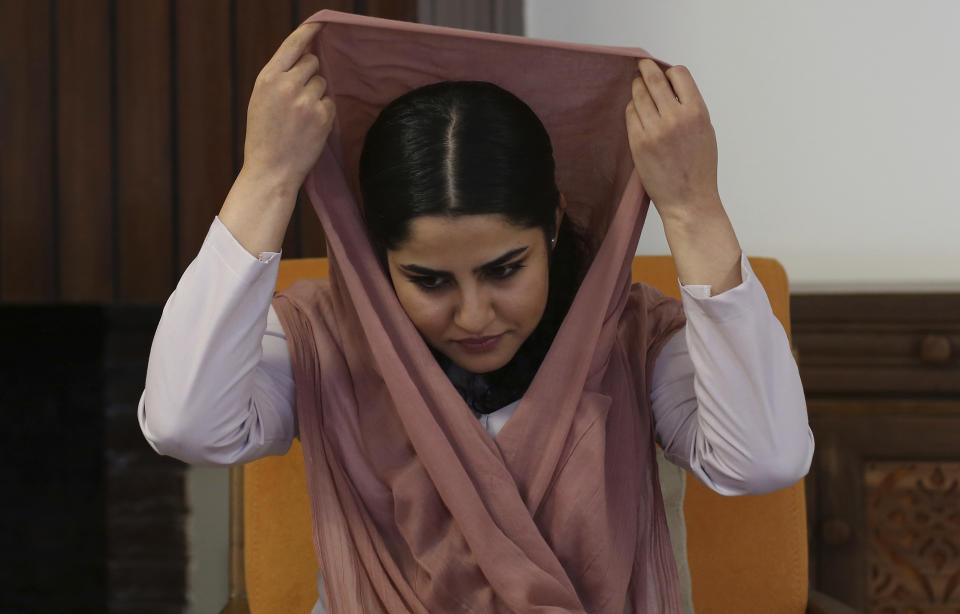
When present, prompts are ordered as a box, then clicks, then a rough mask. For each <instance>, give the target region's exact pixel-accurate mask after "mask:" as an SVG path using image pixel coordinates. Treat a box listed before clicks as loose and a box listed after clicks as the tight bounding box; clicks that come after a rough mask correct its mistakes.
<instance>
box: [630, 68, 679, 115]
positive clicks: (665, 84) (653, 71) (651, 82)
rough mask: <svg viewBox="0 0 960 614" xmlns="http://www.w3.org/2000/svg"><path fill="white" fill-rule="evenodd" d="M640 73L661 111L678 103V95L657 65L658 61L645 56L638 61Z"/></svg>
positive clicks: (663, 111)
mask: <svg viewBox="0 0 960 614" xmlns="http://www.w3.org/2000/svg"><path fill="white" fill-rule="evenodd" d="M637 66H638V67H639V69H640V74H641V75H642V76H643V82H644V84H645V85H646V86H647V91H649V92H650V97H651V98H652V99H653V102H654V103H655V104H656V105H657V109H659V111H660V113H665V112H666V111H667V110H669V109H670V108H671V107H673V106H676V104H677V95H676V94H675V93H674V91H673V87H672V86H671V85H670V82H669V81H667V77H666V76H665V75H664V74H663V71H662V70H660V67H659V66H657V63H656V62H654V61H653V60H651V59H648V58H644V59H642V60H640V62H638V63H637Z"/></svg>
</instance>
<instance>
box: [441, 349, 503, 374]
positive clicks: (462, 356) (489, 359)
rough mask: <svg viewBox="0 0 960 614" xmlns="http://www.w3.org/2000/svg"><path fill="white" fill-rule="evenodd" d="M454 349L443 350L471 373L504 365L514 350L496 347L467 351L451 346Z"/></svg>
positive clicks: (485, 371)
mask: <svg viewBox="0 0 960 614" xmlns="http://www.w3.org/2000/svg"><path fill="white" fill-rule="evenodd" d="M451 349H453V350H454V351H452V352H444V354H446V356H447V358H449V359H450V360H452V361H453V362H454V364H456V365H457V366H458V367H460V368H461V369H465V370H467V371H469V372H471V373H489V372H491V371H496V370H497V369H499V368H501V367H504V366H506V364H507V363H508V362H510V359H511V358H513V355H514V354H516V351H513V352H509V351H505V350H506V349H507V348H497V350H496V351H491V352H480V353H476V352H468V351H465V350H463V349H460V348H451Z"/></svg>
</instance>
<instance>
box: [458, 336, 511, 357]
mask: <svg viewBox="0 0 960 614" xmlns="http://www.w3.org/2000/svg"><path fill="white" fill-rule="evenodd" d="M502 338H503V333H500V334H499V335H495V336H493V337H471V338H469V339H457V340H456V342H457V343H459V344H460V347H462V348H463V349H464V350H465V351H467V352H469V353H471V354H482V353H484V352H489V351H490V350H492V349H493V348H495V347H496V346H497V343H499V342H500V339H502Z"/></svg>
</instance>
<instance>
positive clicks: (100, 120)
mask: <svg viewBox="0 0 960 614" xmlns="http://www.w3.org/2000/svg"><path fill="white" fill-rule="evenodd" d="M56 6H57V16H56V21H57V35H58V40H57V64H58V66H59V71H58V74H57V83H58V87H57V89H58V96H57V103H58V104H57V115H58V121H57V133H58V139H57V140H58V143H59V150H58V152H57V154H58V156H57V157H58V176H59V177H58V181H59V186H60V216H59V224H58V232H59V240H60V250H59V255H60V297H61V299H62V300H64V301H70V302H110V301H112V300H113V298H114V287H113V266H114V258H113V254H114V243H113V241H114V235H113V233H114V227H113V207H112V205H113V186H112V170H113V169H112V167H111V164H112V160H113V157H112V156H113V151H112V146H111V130H112V122H111V114H112V113H113V108H112V101H111V91H110V88H111V83H110V77H111V70H110V66H111V53H112V49H111V48H110V42H111V32H110V13H109V3H108V2H107V0H61V1H60V2H58V3H57V5H56Z"/></svg>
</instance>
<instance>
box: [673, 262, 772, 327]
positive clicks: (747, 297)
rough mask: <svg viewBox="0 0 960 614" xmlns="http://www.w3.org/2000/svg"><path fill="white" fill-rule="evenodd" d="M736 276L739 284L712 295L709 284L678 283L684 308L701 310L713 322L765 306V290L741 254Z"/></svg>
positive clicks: (694, 310) (694, 311) (767, 303)
mask: <svg viewBox="0 0 960 614" xmlns="http://www.w3.org/2000/svg"><path fill="white" fill-rule="evenodd" d="M740 276H741V278H742V280H741V282H740V284H739V285H737V286H734V287H733V288H731V289H729V290H727V291H726V292H721V293H720V294H717V295H715V296H711V294H710V293H711V290H712V287H711V286H710V285H693V284H691V285H684V284H682V283H681V284H680V294H681V296H682V298H683V307H684V309H685V310H687V311H688V313H689V312H693V313H697V314H702V315H704V316H706V317H708V318H710V319H711V320H714V321H716V322H723V321H725V320H731V319H733V318H736V317H739V316H741V315H742V314H743V313H745V312H752V311H755V310H756V309H757V308H761V307H762V306H764V305H766V306H767V307H766V308H767V309H769V300H768V299H767V293H766V291H765V290H764V289H763V286H762V285H761V284H760V281H759V280H758V279H757V276H756V274H755V273H754V272H753V268H752V267H751V266H750V260H749V259H748V258H747V257H746V256H745V255H743V254H740ZM678 281H679V280H678Z"/></svg>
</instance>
